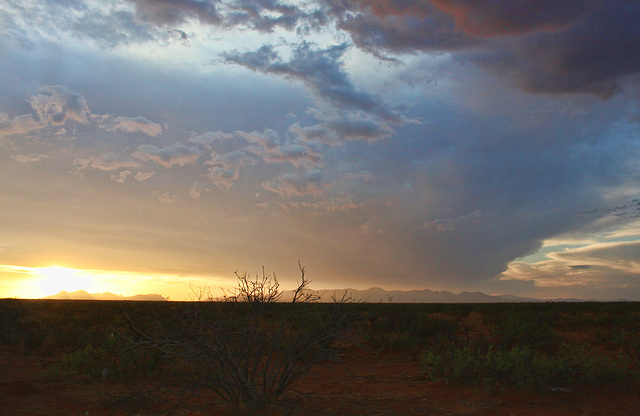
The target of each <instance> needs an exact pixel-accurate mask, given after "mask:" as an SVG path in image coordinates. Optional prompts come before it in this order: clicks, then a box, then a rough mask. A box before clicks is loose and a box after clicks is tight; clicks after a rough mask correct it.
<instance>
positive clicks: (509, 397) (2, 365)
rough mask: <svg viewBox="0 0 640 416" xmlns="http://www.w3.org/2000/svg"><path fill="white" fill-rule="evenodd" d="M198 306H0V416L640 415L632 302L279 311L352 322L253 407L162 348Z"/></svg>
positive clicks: (638, 313)
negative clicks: (223, 394)
mask: <svg viewBox="0 0 640 416" xmlns="http://www.w3.org/2000/svg"><path fill="white" fill-rule="evenodd" d="M209 303H210V305H207V306H206V307H207V308H213V309H215V308H219V306H217V305H216V304H215V303H211V302H209ZM194 306H195V307H198V308H199V307H200V306H198V305H194V303H186V302H183V303H179V302H162V303H159V302H158V303H156V302H129V301H115V302H107V301H37V300H10V299H8V300H0V415H52V416H55V415H65V416H66V415H163V414H174V415H236V414H237V415H255V414H271V415H405V414H406V415H411V414H414V415H506V416H509V415H517V416H524V415H532V416H533V415H536V416H545V415H580V416H583V415H603V416H604V415H607V416H613V415H630V416H631V415H640V305H639V304H637V303H545V304H458V305H451V304H366V303H364V304H363V303H352V304H343V305H324V306H321V305H314V304H310V305H287V306H282V307H276V309H274V311H271V312H270V314H269V315H268V318H267V319H266V321H264V322H266V323H265V324H262V325H265V326H266V327H267V329H269V330H270V331H274V330H275V329H276V328H281V327H282V326H281V325H280V322H281V321H280V319H281V316H282V315H283V314H285V313H287V314H288V313H290V312H291V311H292V310H293V312H294V313H293V315H294V316H298V315H300V314H302V315H307V316H312V317H315V316H318V317H319V318H318V319H326V318H325V315H322V314H317V310H316V309H317V308H325V309H327V308H328V309H329V311H330V312H331V308H335V309H336V310H337V312H339V313H340V314H343V315H348V316H349V319H348V320H345V321H341V325H344V326H342V327H341V328H340V337H336V338H333V339H332V340H331V344H332V345H331V350H330V351H331V352H332V354H328V355H326V357H327V358H336V357H338V356H339V358H340V360H339V361H336V360H331V361H321V362H319V363H318V364H317V365H315V366H312V367H311V368H310V369H309V371H305V372H303V373H302V374H301V375H300V377H297V378H295V380H293V381H292V383H291V384H290V385H288V386H287V388H286V391H285V393H284V394H282V395H279V396H278V397H277V398H276V399H274V400H273V401H272V402H270V403H268V404H266V405H265V404H264V403H262V404H261V405H260V406H257V405H256V404H255V403H254V404H251V403H249V404H247V403H245V402H242V401H241V400H240V401H236V402H233V403H232V402H229V401H224V400H222V399H221V398H220V397H219V396H218V395H216V394H215V393H214V390H215V384H207V383H204V382H203V383H195V382H193V381H194V380H195V379H198V380H200V379H202V380H204V379H205V378H206V377H205V378H200V377H203V376H206V375H207V373H214V372H216V371H217V370H216V368H217V367H215V366H212V367H206V363H205V362H204V361H202V364H194V363H200V362H198V361H189V360H192V359H194V357H191V356H186V357H187V358H184V357H177V358H176V355H175V354H174V355H171V354H168V353H167V352H168V350H167V349H166V348H164V347H163V345H167V344H162V343H161V342H160V341H162V342H164V340H165V338H167V337H169V336H173V341H177V343H174V344H172V345H178V344H179V345H182V340H183V338H184V337H185V336H186V335H185V334H186V332H181V328H185V327H189V328H192V327H190V322H189V320H190V319H193V320H195V319H198V318H197V317H200V316H201V315H202V314H203V313H204V312H201V309H189V308H194ZM235 307H236V306H229V305H226V306H225V308H235ZM237 307H240V306H237ZM278 308H280V309H278ZM286 308H298V309H286ZM281 309H282V310H281ZM231 310H232V309H225V311H227V312H225V313H235V312H228V311H231ZM185 311H187V312H185ZM194 311H195V312H194ZM202 311H204V309H202ZM283 311H284V312H283ZM316 314H317V315H316ZM216 316H219V315H216ZM287 316H291V315H287ZM176 321H177V322H176ZM238 322H244V321H238ZM292 322H293V321H292ZM295 322H298V321H295ZM295 322H294V323H293V324H292V325H288V326H286V328H285V330H284V332H283V334H286V335H287V336H289V334H291V333H295V331H297V330H299V329H300V328H299V327H297V326H296V325H295ZM305 322H308V321H305ZM279 325H280V326H279ZM216 328H221V327H216ZM218 330H220V329H218ZM230 331H232V333H233V334H236V333H240V332H238V330H236V329H233V325H231V329H230ZM253 334H254V335H255V333H253ZM213 336H217V334H213ZM281 338H283V339H285V340H289V339H294V338H286V337H284V336H283V337H281ZM211 339H214V338H211ZM238 339H240V341H238ZM238 339H236V338H234V341H233V342H235V343H237V342H244V341H243V340H242V339H241V338H238ZM158 340H160V341H158ZM304 340H305V342H315V341H314V340H313V339H311V340H308V339H307V338H304ZM307 340H308V341H307ZM154 342H155V343H154ZM286 342H290V341H286ZM184 344H186V341H185V342H184ZM230 345H231V348H235V347H236V344H230ZM257 345H262V346H263V349H264V348H268V346H267V344H260V343H258V344H257ZM278 345H280V344H278ZM318 345H320V344H318ZM281 347H282V348H288V346H287V345H286V343H285V344H282V345H281ZM163 348H164V350H163ZM322 348H328V347H326V346H325V347H322ZM320 350H321V348H320V347H317V346H315V344H314V346H313V348H310V349H305V351H306V352H305V354H310V355H305V356H304V357H302V360H301V362H302V363H303V364H304V363H309V362H312V361H310V360H312V359H313V357H325V355H318V354H321V352H319V351H320ZM181 351H183V350H181ZM238 351H240V350H238ZM309 351H311V352H309ZM322 351H329V350H328V349H327V350H322ZM333 353H335V354H333ZM322 354H325V353H324V352H322ZM257 362H258V361H257ZM267 365H268V364H265V361H259V364H258V366H259V367H265V366H267ZM230 376H231V375H230ZM222 377H224V373H223V374H222ZM207 380H211V378H208V379H207ZM216 380H218V379H216ZM212 386H213V387H212Z"/></svg>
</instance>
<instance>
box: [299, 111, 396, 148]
mask: <svg viewBox="0 0 640 416" xmlns="http://www.w3.org/2000/svg"><path fill="white" fill-rule="evenodd" d="M307 113H309V114H311V115H313V116H314V117H315V118H316V119H317V120H318V121H321V123H319V124H315V125H312V126H304V127H303V126H301V125H300V124H299V123H294V124H293V125H291V126H290V127H289V131H290V132H291V133H293V134H295V135H296V136H298V137H299V138H301V139H302V140H304V141H306V142H319V143H325V144H330V145H337V144H340V143H341V142H343V141H345V140H365V141H377V140H382V139H386V138H388V137H390V136H391V135H392V133H393V130H392V129H391V127H390V126H389V124H387V123H385V122H383V121H381V120H380V119H379V118H377V117H375V116H371V115H369V114H367V113H365V112H362V111H350V112H339V111H333V110H332V109H330V108H324V109H322V110H320V109H318V108H310V109H309V110H307Z"/></svg>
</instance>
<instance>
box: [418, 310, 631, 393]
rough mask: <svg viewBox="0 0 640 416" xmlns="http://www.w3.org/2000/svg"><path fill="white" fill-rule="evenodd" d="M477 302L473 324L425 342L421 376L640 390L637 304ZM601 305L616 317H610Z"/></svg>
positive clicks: (494, 384)
mask: <svg viewBox="0 0 640 416" xmlns="http://www.w3.org/2000/svg"><path fill="white" fill-rule="evenodd" d="M483 308H486V311H484V314H483V315H482V316H483V318H484V319H483V320H481V321H480V322H476V325H475V327H474V328H471V327H469V326H468V325H467V326H465V325H462V326H460V327H459V328H458V330H457V331H455V333H453V334H449V336H441V337H439V338H438V339H437V341H436V342H432V343H430V344H428V345H427V346H426V347H425V349H424V351H423V353H422V354H421V357H420V366H421V370H422V373H423V375H424V377H426V378H428V379H432V380H447V381H449V380H451V381H457V382H465V383H474V384H481V385H484V386H486V387H489V388H510V387H525V386H527V387H545V388H548V387H563V388H574V387H577V386H582V387H584V386H596V387H597V386H601V387H602V386H617V388H621V389H631V390H637V389H638V388H640V366H639V362H638V357H639V352H640V349H639V348H638V347H639V346H640V343H639V342H638V341H637V340H638V339H639V338H640V337H639V335H640V333H639V331H638V329H639V328H638V326H637V325H636V326H634V323H635V322H637V318H638V316H640V315H639V311H638V305H637V304H617V305H616V304H562V305H559V304H548V305H540V304H537V305H535V304H526V305H509V306H508V307H505V306H503V308H505V311H504V312H502V313H499V312H497V310H494V309H493V307H491V306H483ZM495 308H499V306H497V305H496V306H495ZM606 309H615V310H617V311H618V312H619V313H620V314H621V315H623V316H622V317H620V316H619V317H617V318H613V317H612V314H611V313H610V312H609V311H607V310H606ZM612 319H613V320H614V321H615V323H614V324H613V327H612ZM459 322H464V320H463V319H461V320H459ZM614 328H615V329H614ZM632 328H633V329H632ZM605 330H606V331H607V332H606V333H605V332H604V331H605ZM577 336H579V337H578V338H577V339H575V338H576V337H577ZM623 340H624V341H623Z"/></svg>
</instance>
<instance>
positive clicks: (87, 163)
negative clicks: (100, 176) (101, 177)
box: [74, 152, 140, 171]
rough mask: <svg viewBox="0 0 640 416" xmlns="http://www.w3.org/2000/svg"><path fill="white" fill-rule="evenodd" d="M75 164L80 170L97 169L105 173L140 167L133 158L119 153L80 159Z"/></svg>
mask: <svg viewBox="0 0 640 416" xmlns="http://www.w3.org/2000/svg"><path fill="white" fill-rule="evenodd" d="M74 164H75V165H76V166H78V167H79V168H80V169H89V168H90V169H97V170H103V171H112V170H118V169H124V168H137V167H139V166H140V163H139V162H136V161H135V160H133V159H132V158H131V157H129V156H126V155H122V154H119V153H114V152H110V153H107V154H105V155H102V156H93V157H89V158H79V159H76V160H75V161H74Z"/></svg>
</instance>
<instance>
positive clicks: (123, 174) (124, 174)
mask: <svg viewBox="0 0 640 416" xmlns="http://www.w3.org/2000/svg"><path fill="white" fill-rule="evenodd" d="M132 173H133V172H131V171H130V170H123V171H122V172H119V173H116V174H113V175H111V179H113V180H114V181H116V182H119V183H124V181H125V180H126V179H127V178H128V177H129V176H130V175H131V174H132Z"/></svg>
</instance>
